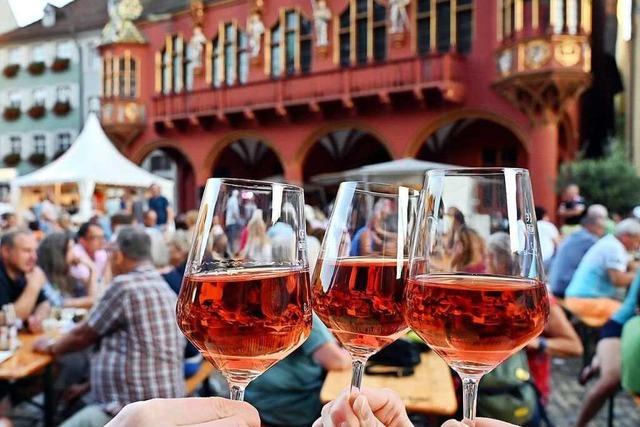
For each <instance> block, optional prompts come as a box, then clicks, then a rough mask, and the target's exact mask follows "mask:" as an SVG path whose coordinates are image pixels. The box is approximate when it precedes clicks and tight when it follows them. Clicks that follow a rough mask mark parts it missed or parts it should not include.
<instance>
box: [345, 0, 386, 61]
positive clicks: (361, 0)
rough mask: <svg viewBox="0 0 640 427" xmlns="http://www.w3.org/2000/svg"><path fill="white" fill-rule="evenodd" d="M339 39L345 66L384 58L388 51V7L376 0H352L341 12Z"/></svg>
mask: <svg viewBox="0 0 640 427" xmlns="http://www.w3.org/2000/svg"><path fill="white" fill-rule="evenodd" d="M353 8H355V13H352V10H353ZM354 29H355V30H354ZM338 39H339V43H340V64H341V65H342V66H348V65H351V64H353V63H357V64H364V63H367V62H369V61H383V60H384V59H385V58H386V54H387V30H386V9H385V7H384V6H383V5H381V4H379V3H378V2H376V1H375V0H351V3H350V5H349V6H348V7H347V8H346V9H345V11H344V12H343V13H342V14H341V15H340V30H339V33H338Z"/></svg>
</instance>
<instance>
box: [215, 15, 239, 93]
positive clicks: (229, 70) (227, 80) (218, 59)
mask: <svg viewBox="0 0 640 427" xmlns="http://www.w3.org/2000/svg"><path fill="white" fill-rule="evenodd" d="M209 43H210V44H211V47H210V48H208V49H207V59H206V64H207V67H210V69H211V74H210V79H208V80H209V81H208V83H210V84H211V86H213V87H214V88H216V89H217V88H221V87H224V86H226V87H229V86H234V85H237V84H241V85H242V84H246V83H247V82H248V81H249V68H250V66H249V64H250V60H249V38H248V36H247V34H246V33H245V32H244V31H242V30H241V29H240V28H239V27H238V23H237V22H236V21H231V22H220V23H219V25H218V34H216V36H215V37H214V38H213V39H212V40H211V42H209ZM207 74H208V75H209V73H208V72H207Z"/></svg>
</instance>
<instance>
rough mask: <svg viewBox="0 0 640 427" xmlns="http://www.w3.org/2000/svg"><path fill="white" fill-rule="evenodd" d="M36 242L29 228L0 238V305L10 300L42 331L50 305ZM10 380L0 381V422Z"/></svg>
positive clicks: (19, 314)
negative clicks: (38, 259)
mask: <svg viewBox="0 0 640 427" xmlns="http://www.w3.org/2000/svg"><path fill="white" fill-rule="evenodd" d="M37 247H38V243H37V241H36V238H35V236H34V235H33V233H32V232H31V231H29V230H16V231H9V232H8V233H6V234H5V235H3V236H2V240H0V307H2V306H4V305H6V304H13V307H14V310H15V313H16V316H17V317H18V318H19V319H20V320H21V321H22V322H24V324H25V325H26V326H27V327H28V328H29V329H30V330H31V331H33V332H40V331H42V320H44V319H45V318H47V317H48V316H49V311H50V308H51V307H50V306H49V302H48V301H47V298H46V296H45V294H44V292H43V291H42V288H43V286H44V284H45V282H46V281H47V279H46V277H45V275H44V273H43V272H42V270H40V268H39V267H38V266H37V265H36V260H37V252H36V249H37ZM8 394H9V383H8V382H6V381H0V423H2V422H6V419H5V418H4V417H3V415H5V414H6V413H7V412H8V411H9V409H10V406H11V404H10V401H9V399H8V398H7V396H8Z"/></svg>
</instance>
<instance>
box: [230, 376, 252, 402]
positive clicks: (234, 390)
mask: <svg viewBox="0 0 640 427" xmlns="http://www.w3.org/2000/svg"><path fill="white" fill-rule="evenodd" d="M247 384H248V383H239V382H235V381H229V398H230V399H231V400H244V389H245V388H246V387H247Z"/></svg>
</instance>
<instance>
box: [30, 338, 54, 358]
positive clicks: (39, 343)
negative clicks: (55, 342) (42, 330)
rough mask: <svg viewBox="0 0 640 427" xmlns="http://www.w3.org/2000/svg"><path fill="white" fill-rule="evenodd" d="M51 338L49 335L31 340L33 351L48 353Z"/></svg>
mask: <svg viewBox="0 0 640 427" xmlns="http://www.w3.org/2000/svg"><path fill="white" fill-rule="evenodd" d="M50 346H51V338H49V337H40V338H38V339H37V340H35V341H34V342H33V351H35V352H36V353H45V354H48V353H49V349H50V348H51V347H50Z"/></svg>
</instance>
